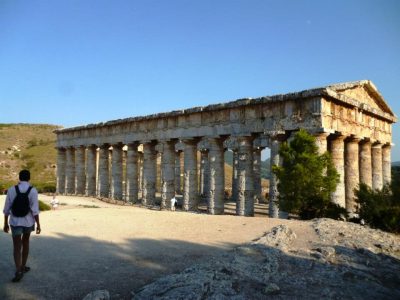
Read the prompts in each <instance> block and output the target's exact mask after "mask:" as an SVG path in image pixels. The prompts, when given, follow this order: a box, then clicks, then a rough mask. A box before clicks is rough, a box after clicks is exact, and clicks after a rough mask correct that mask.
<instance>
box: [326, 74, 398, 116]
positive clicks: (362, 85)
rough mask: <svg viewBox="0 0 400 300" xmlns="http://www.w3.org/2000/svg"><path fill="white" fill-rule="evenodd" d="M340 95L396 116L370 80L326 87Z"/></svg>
mask: <svg viewBox="0 0 400 300" xmlns="http://www.w3.org/2000/svg"><path fill="white" fill-rule="evenodd" d="M326 88H327V89H330V90H333V91H335V92H336V93H338V94H340V95H344V96H346V97H347V98H350V99H353V100H356V101H358V102H361V103H365V104H367V105H368V106H369V107H370V108H372V109H376V110H380V111H382V112H385V113H388V114H390V115H391V116H393V117H396V116H395V114H394V113H393V111H392V110H391V109H390V108H389V106H388V105H387V103H386V101H385V100H384V99H383V97H382V95H381V93H380V92H379V91H378V89H377V88H376V86H375V85H374V84H373V83H372V82H371V81H370V80H361V81H353V82H345V83H339V84H333V85H329V86H327V87H326Z"/></svg>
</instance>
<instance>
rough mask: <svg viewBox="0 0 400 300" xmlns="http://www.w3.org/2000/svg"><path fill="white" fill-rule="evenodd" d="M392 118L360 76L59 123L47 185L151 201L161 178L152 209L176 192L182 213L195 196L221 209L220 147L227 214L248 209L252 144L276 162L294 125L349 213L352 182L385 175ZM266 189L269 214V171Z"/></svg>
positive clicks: (254, 181) (378, 181)
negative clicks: (334, 177)
mask: <svg viewBox="0 0 400 300" xmlns="http://www.w3.org/2000/svg"><path fill="white" fill-rule="evenodd" d="M394 122H396V116H395V115H394V114H393V112H392V111H391V109H390V108H389V106H388V105H387V104H386V102H385V100H384V99H383V97H382V95H381V94H380V93H379V91H378V90H377V88H376V87H375V86H374V84H373V83H372V82H371V81H368V80H363V81H357V82H348V83H343V84H335V85H330V86H326V87H323V88H316V89H310V90H305V91H301V92H298V93H290V94H284V95H276V96H270V97H261V98H257V99H239V100H236V101H233V102H228V103H221V104H215V105H209V106H205V107H194V108H190V109H185V110H179V111H172V112H169V113H160V114H155V115H150V116H144V117H134V118H127V119H121V120H113V121H109V122H105V123H99V124H89V125H86V126H79V127H73V128H66V129H61V130H57V131H56V134H57V149H58V157H57V191H58V193H60V194H67V195H87V196H95V197H99V198H108V199H114V200H120V201H125V202H130V203H138V202H140V203H142V204H143V205H154V203H155V199H156V181H157V178H161V190H160V193H161V208H169V207H170V206H169V205H170V200H171V198H172V197H174V195H175V194H176V193H182V195H183V200H182V201H183V203H182V208H183V209H184V210H187V211H196V210H197V208H198V205H199V199H200V197H203V198H205V199H206V201H207V207H208V212H209V213H210V214H223V213H224V189H225V187H224V184H225V183H224V152H225V151H232V152H233V157H234V163H233V176H232V177H233V179H232V180H233V182H232V192H233V195H232V198H233V199H234V200H235V201H236V213H237V214H238V215H245V216H251V215H253V214H254V204H255V203H256V202H257V201H258V200H260V199H261V198H262V195H261V188H260V180H261V179H260V170H259V167H260V153H261V150H262V149H263V148H265V147H269V148H270V149H271V165H274V164H275V165H277V164H279V147H280V144H281V143H282V142H284V141H286V140H288V139H289V138H290V136H291V135H292V134H293V133H295V132H296V131H298V130H299V129H300V128H304V129H305V130H307V131H308V132H310V133H311V134H313V135H315V137H316V139H317V143H318V146H319V148H320V151H321V152H324V151H329V152H330V153H331V154H332V158H333V162H334V165H335V167H336V169H337V170H338V172H339V174H340V183H339V185H338V187H337V189H336V192H335V193H334V194H333V195H332V201H333V202H335V203H338V204H339V205H341V206H343V207H345V208H346V209H347V211H348V212H349V213H350V214H352V213H354V210H355V202H354V192H353V191H354V188H356V187H357V185H358V184H359V183H360V182H364V183H366V184H367V185H369V186H371V187H373V188H381V187H382V186H383V184H385V183H387V182H389V181H390V178H391V173H390V167H391V166H390V163H391V159H390V153H391V146H392V144H391V141H392V123H394ZM159 157H161V162H159V163H157V159H158V158H159ZM157 174H159V175H157ZM182 174H183V176H182ZM182 178H183V180H182ZM269 193H270V194H269V215H270V216H271V217H278V207H277V205H276V201H277V196H278V194H277V180H276V178H275V177H274V176H272V177H271V179H270V192H269Z"/></svg>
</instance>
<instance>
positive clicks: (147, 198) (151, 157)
mask: <svg viewBox="0 0 400 300" xmlns="http://www.w3.org/2000/svg"><path fill="white" fill-rule="evenodd" d="M156 154H157V153H156V150H155V144H154V143H153V142H151V141H146V142H143V197H142V204H143V205H150V206H151V205H154V204H155V199H156V175H157V174H156V171H157V155H156Z"/></svg>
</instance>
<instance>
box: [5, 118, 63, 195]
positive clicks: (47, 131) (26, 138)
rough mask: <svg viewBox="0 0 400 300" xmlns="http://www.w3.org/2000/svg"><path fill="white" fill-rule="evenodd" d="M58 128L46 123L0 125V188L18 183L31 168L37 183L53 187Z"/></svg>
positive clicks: (33, 179) (33, 180) (34, 181)
mask: <svg viewBox="0 0 400 300" xmlns="http://www.w3.org/2000/svg"><path fill="white" fill-rule="evenodd" d="M57 128H60V127H59V126H55V125H46V124H0V188H1V189H4V188H7V187H8V186H9V185H11V184H14V183H15V182H16V180H18V172H19V171H20V170H21V169H29V170H30V171H31V173H32V179H31V181H32V182H33V183H35V184H38V183H40V184H54V183H55V167H56V150H55V148H54V146H55V141H56V135H55V134H54V133H53V131H54V130H55V129H57Z"/></svg>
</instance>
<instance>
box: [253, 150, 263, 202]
mask: <svg viewBox="0 0 400 300" xmlns="http://www.w3.org/2000/svg"><path fill="white" fill-rule="evenodd" d="M261 150H262V148H261V147H256V148H254V149H253V174H254V203H260V202H262V187H261Z"/></svg>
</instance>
